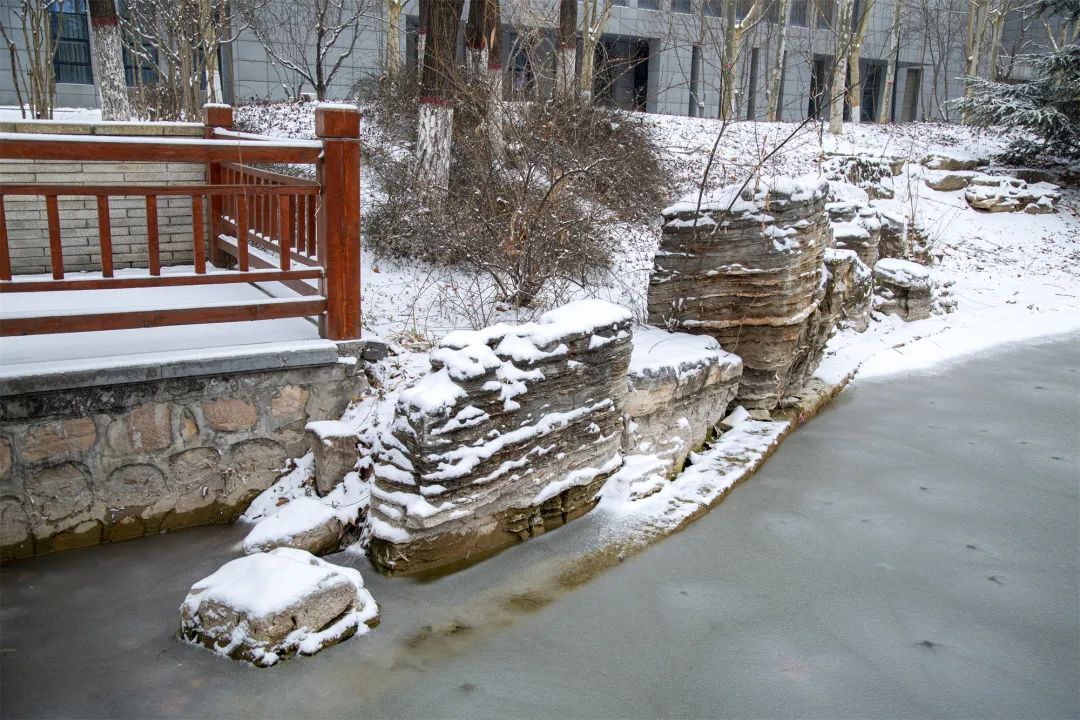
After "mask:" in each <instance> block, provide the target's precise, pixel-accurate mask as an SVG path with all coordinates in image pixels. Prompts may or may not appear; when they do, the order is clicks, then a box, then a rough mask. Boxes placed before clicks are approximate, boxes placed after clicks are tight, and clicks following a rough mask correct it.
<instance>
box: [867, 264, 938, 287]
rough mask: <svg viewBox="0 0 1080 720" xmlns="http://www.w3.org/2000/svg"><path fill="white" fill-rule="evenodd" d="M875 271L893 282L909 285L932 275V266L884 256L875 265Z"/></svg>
mask: <svg viewBox="0 0 1080 720" xmlns="http://www.w3.org/2000/svg"><path fill="white" fill-rule="evenodd" d="M874 272H875V273H878V274H879V275H884V276H885V277H887V278H889V279H890V280H892V281H893V282H896V283H900V284H902V285H909V284H911V283H912V282H916V281H918V280H925V279H927V278H928V277H930V268H928V267H926V266H925V265H919V264H918V263H913V262H911V261H910V260H901V259H900V258H884V259H882V260H878V261H877V264H876V265H874Z"/></svg>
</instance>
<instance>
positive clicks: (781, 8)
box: [765, 0, 899, 122]
mask: <svg viewBox="0 0 1080 720" xmlns="http://www.w3.org/2000/svg"><path fill="white" fill-rule="evenodd" d="M898 1H899V0H898ZM777 2H778V3H779V4H778V7H777V16H776V53H775V55H773V64H772V69H771V71H770V72H769V84H768V86H767V87H766V90H765V94H766V98H767V101H766V104H767V105H768V112H769V115H768V119H769V120H772V121H773V122H780V82H781V81H782V80H783V77H784V58H785V55H786V53H787V32H788V15H789V14H790V9H791V0H777Z"/></svg>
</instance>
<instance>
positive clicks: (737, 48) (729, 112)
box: [720, 0, 764, 120]
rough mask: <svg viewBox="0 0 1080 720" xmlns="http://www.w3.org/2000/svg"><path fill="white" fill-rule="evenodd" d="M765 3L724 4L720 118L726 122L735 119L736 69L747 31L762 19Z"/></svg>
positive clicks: (731, 0)
mask: <svg viewBox="0 0 1080 720" xmlns="http://www.w3.org/2000/svg"><path fill="white" fill-rule="evenodd" d="M763 1H764V0H753V1H752V2H751V4H750V6H749V7H741V6H743V3H742V2H740V1H739V0H728V2H726V3H724V4H725V13H726V15H725V21H724V48H723V55H722V58H721V63H722V65H721V66H720V117H721V118H722V119H724V120H733V119H734V118H735V80H736V77H735V68H736V66H737V65H738V62H739V57H740V56H741V55H742V47H743V39H744V38H745V37H746V33H747V31H748V30H749V29H750V28H752V27H754V26H755V25H757V23H758V21H759V20H760V19H761V18H760V15H761V6H762V4H763ZM740 9H741V10H742V11H743V12H742V19H739V17H738V14H737V13H738V12H739V10H740Z"/></svg>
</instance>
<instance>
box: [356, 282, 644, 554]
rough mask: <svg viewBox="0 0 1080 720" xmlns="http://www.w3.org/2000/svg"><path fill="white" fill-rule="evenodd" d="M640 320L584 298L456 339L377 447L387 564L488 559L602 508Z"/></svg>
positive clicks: (378, 529)
mask: <svg viewBox="0 0 1080 720" xmlns="http://www.w3.org/2000/svg"><path fill="white" fill-rule="evenodd" d="M630 322H631V314H630V312H629V311H628V310H626V309H625V308H621V307H619V306H617V305H612V304H611V303H606V302H602V301H599V300H584V301H579V302H574V303H570V304H568V305H564V306H562V307H560V308H556V309H555V310H552V311H550V312H548V313H546V314H544V315H542V316H541V317H540V318H539V319H538V320H537V321H536V322H533V323H526V324H523V325H507V324H499V325H494V326H492V327H489V328H485V329H483V330H478V331H458V332H453V333H450V334H449V335H447V336H446V337H444V338H443V339H442V341H441V342H440V343H439V345H438V346H437V347H436V348H435V349H434V350H432V352H431V355H430V359H431V369H430V370H429V372H428V373H427V374H426V375H424V376H422V377H421V378H420V379H419V380H418V381H417V382H416V383H415V384H413V385H412V386H411V387H409V388H407V389H405V390H404V391H402V393H401V394H400V396H399V399H398V403H397V407H396V410H395V417H394V419H393V421H392V426H391V427H392V431H391V432H388V433H384V434H383V436H382V437H381V439H380V447H378V448H376V457H375V462H374V464H373V468H372V470H373V484H372V488H371V507H370V522H371V531H372V539H371V549H370V553H369V554H370V556H371V558H372V559H373V561H374V562H375V564H376V565H377V566H378V567H379V569H380V570H382V571H383V572H387V573H399V574H400V573H409V572H418V571H421V570H425V569H432V568H436V567H439V566H442V565H446V564H450V563H455V562H459V561H462V560H465V559H468V558H470V557H471V558H474V559H476V558H480V557H483V556H484V555H485V554H490V553H491V552H494V551H496V550H499V549H501V548H503V547H506V546H508V545H510V544H513V543H516V542H519V541H521V540H526V539H528V538H529V537H532V536H534V535H538V534H540V533H543V532H545V531H546V530H548V529H551V528H553V527H558V526H559V525H562V524H563V523H565V522H567V521H568V520H572V519H574V518H576V517H579V516H580V515H583V514H584V513H586V512H588V511H589V510H591V509H592V508H593V506H594V505H595V504H596V492H597V491H598V490H599V488H600V486H601V485H602V484H603V482H604V480H606V479H607V477H608V476H609V475H611V474H612V473H614V472H615V471H616V470H618V469H619V467H620V466H621V465H622V449H621V437H622V433H623V411H624V408H625V404H626V394H627V384H626V368H627V365H628V364H629V361H630V346H631V344H630V337H631V327H630Z"/></svg>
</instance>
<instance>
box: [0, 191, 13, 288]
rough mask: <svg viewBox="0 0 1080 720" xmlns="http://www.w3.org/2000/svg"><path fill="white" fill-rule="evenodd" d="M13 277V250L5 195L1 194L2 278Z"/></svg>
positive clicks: (0, 266) (0, 270) (0, 262)
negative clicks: (9, 243)
mask: <svg viewBox="0 0 1080 720" xmlns="http://www.w3.org/2000/svg"><path fill="white" fill-rule="evenodd" d="M10 279H11V251H10V250H8V234H7V213H6V212H5V211H4V196H3V195H0V280H10Z"/></svg>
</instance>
